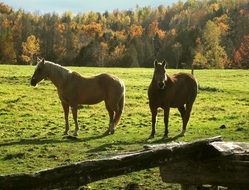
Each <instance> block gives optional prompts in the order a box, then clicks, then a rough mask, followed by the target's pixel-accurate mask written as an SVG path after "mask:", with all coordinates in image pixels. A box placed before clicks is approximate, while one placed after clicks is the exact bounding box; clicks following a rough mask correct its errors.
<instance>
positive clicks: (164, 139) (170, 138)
mask: <svg viewBox="0 0 249 190" xmlns="http://www.w3.org/2000/svg"><path fill="white" fill-rule="evenodd" d="M180 137H183V136H182V135H180V134H178V135H176V136H174V137H163V138H161V139H158V140H155V141H151V142H150V143H151V144H153V143H156V144H158V143H170V142H172V141H175V140H177V139H179V138H180Z"/></svg>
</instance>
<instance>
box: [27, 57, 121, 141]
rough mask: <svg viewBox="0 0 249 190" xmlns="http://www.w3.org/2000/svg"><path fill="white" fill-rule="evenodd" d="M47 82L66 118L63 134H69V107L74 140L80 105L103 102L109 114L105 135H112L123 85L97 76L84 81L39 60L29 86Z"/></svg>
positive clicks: (119, 112)
mask: <svg viewBox="0 0 249 190" xmlns="http://www.w3.org/2000/svg"><path fill="white" fill-rule="evenodd" d="M46 78H48V79H49V80H51V81H52V83H53V84H54V85H55V86H56V88H57V91H58V95H59V98H60V100H61V104H62V107H63V110H64V116H65V132H64V134H65V135H66V134H68V131H69V121H68V114H69V107H71V110H72V114H73V119H74V122H75V131H74V136H77V135H78V130H79V126H78V120H77V110H78V107H79V105H81V104H97V103H99V102H101V101H103V100H104V101H105V106H106V109H107V111H108V113H109V117H110V121H109V128H108V130H107V131H106V134H110V133H111V134H113V133H114V129H115V127H116V125H117V124H118V122H119V120H120V117H121V114H122V111H123V108H124V101H125V86H124V83H123V82H122V81H121V80H120V79H118V78H117V77H115V76H112V75H109V74H100V75H97V76H94V77H90V78H85V77H83V76H81V75H80V74H78V73H76V72H73V71H70V70H68V69H66V68H64V67H62V66H60V65H58V64H55V63H52V62H49V61H45V60H44V59H42V60H38V63H37V67H36V70H35V72H34V74H33V76H32V78H31V85H32V86H36V84H37V83H39V82H40V81H41V80H43V79H46Z"/></svg>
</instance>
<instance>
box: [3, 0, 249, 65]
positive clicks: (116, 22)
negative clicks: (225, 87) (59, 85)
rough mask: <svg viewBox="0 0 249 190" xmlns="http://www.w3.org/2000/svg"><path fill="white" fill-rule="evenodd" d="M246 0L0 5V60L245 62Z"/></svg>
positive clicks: (248, 46) (248, 3)
mask: <svg viewBox="0 0 249 190" xmlns="http://www.w3.org/2000/svg"><path fill="white" fill-rule="evenodd" d="M248 7H249V0H239V1H229V0H221V1H220V0H219V1H218V0H208V1H196V0H187V1H185V2H181V1H179V2H178V3H175V4H173V5H172V6H170V7H166V6H159V7H157V8H151V7H137V8H136V9H135V10H133V11H131V10H124V11H122V10H118V9H117V10H114V11H113V12H104V13H97V12H88V13H79V14H77V15H74V14H72V13H71V12H65V13H63V14H61V15H58V14H56V13H51V14H43V15H40V14H37V13H27V12H24V11H23V10H14V9H12V8H11V7H10V6H8V5H7V4H4V3H0V44H1V45H0V64H32V63H33V60H34V59H35V57H37V56H42V57H44V58H46V59H48V60H51V61H54V62H56V63H59V64H62V65H75V66H111V67H152V66H153V60H154V59H160V60H162V59H165V60H167V62H168V66H169V67H172V68H191V67H195V68H249V65H248V63H249V58H248V57H249V53H248V52H249V25H248V23H249V8H248Z"/></svg>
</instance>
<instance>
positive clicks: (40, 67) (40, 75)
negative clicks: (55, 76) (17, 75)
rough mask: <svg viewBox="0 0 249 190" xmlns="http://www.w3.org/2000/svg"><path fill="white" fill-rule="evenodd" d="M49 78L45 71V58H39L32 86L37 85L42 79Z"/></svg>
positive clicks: (31, 82)
mask: <svg viewBox="0 0 249 190" xmlns="http://www.w3.org/2000/svg"><path fill="white" fill-rule="evenodd" d="M45 78H47V74H46V71H45V60H44V59H43V58H42V59H39V58H38V59H37V66H36V69H35V72H34V74H33V76H32V78H31V81H30V84H31V85H32V86H36V85H37V84H38V83H39V82H40V81H42V80H43V79H45Z"/></svg>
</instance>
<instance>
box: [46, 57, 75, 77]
mask: <svg viewBox="0 0 249 190" xmlns="http://www.w3.org/2000/svg"><path fill="white" fill-rule="evenodd" d="M45 65H46V68H47V69H48V70H49V72H50V74H51V75H53V76H56V77H57V76H58V77H60V78H61V79H65V78H66V77H67V76H68V74H69V73H71V72H72V71H71V70H69V69H67V68H65V67H62V66H61V65H59V64H56V63H53V62H51V61H45Z"/></svg>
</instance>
